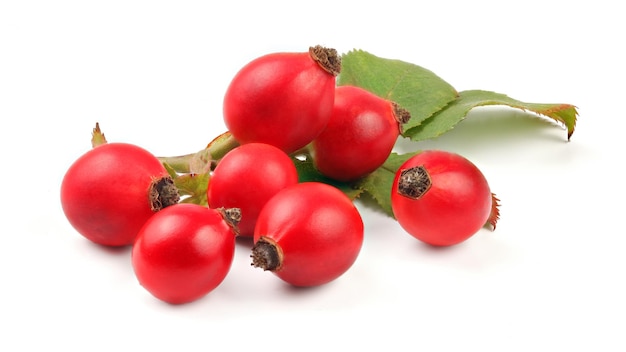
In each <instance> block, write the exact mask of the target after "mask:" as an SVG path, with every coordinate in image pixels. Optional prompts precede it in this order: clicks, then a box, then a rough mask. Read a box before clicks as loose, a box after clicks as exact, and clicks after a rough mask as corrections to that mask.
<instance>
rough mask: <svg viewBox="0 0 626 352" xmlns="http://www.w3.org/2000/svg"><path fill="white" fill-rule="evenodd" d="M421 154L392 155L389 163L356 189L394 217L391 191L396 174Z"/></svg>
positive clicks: (370, 175)
mask: <svg viewBox="0 0 626 352" xmlns="http://www.w3.org/2000/svg"><path fill="white" fill-rule="evenodd" d="M418 153H419V152H412V153H406V154H398V153H391V155H389V158H387V161H385V163H384V164H383V165H382V166H381V167H379V168H378V169H377V170H376V171H374V172H372V173H371V174H369V175H368V176H366V177H365V178H363V179H362V180H360V181H358V183H357V185H356V187H357V188H358V189H361V190H363V192H365V193H367V194H368V195H370V196H371V197H372V199H374V200H375V201H376V203H377V204H378V205H379V206H380V208H381V209H382V210H383V212H384V213H385V214H387V215H389V216H391V217H393V211H392V209H391V189H392V187H393V180H394V178H395V176H396V172H397V171H398V169H399V168H400V166H402V164H403V163H404V162H405V161H407V160H408V159H409V158H411V157H412V156H414V155H416V154H418Z"/></svg>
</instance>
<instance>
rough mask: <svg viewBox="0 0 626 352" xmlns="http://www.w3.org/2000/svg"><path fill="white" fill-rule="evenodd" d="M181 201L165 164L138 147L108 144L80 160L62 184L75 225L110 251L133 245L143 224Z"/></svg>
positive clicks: (63, 197) (65, 206) (69, 216)
mask: <svg viewBox="0 0 626 352" xmlns="http://www.w3.org/2000/svg"><path fill="white" fill-rule="evenodd" d="M178 200H179V195H178V190H177V189H176V187H175V186H174V182H173V180H172V179H171V177H169V174H168V173H167V171H166V170H165V168H164V167H163V165H162V164H161V162H160V161H159V160H158V159H157V158H156V157H155V156H153V155H152V154H151V153H150V152H148V151H147V150H145V149H143V148H141V147H138V146H136V145H133V144H127V143H107V144H103V145H100V146H97V147H95V148H93V149H91V150H89V151H88V152H86V153H85V154H83V155H82V156H81V157H80V158H78V159H77V160H76V161H75V162H74V163H73V164H72V165H71V166H70V167H69V169H68V170H67V172H66V173H65V176H64V178H63V181H62V183H61V205H62V207H63V212H64V213H65V216H66V217H67V219H68V221H69V222H70V224H71V225H72V226H73V227H74V228H75V229H76V230H77V231H78V232H79V233H80V234H81V235H83V236H84V237H86V238H87V239H89V240H91V241H93V242H95V243H98V244H101V245H107V246H125V245H130V244H132V243H133V241H134V240H135V237H136V236H137V232H138V231H139V229H140V228H141V227H142V226H143V224H144V223H145V222H146V221H147V220H148V219H149V218H150V217H151V216H152V215H153V214H154V213H155V212H156V211H159V210H160V209H162V208H164V207H167V206H169V205H172V204H176V203H177V202H178Z"/></svg>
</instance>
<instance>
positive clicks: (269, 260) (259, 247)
mask: <svg viewBox="0 0 626 352" xmlns="http://www.w3.org/2000/svg"><path fill="white" fill-rule="evenodd" d="M250 257H251V258H252V264H251V265H252V266H254V267H255V268H261V269H263V270H266V271H276V270H279V269H280V267H281V265H282V261H283V258H282V257H283V255H282V251H281V250H280V247H279V246H278V245H277V244H276V243H275V242H274V241H272V240H270V239H268V238H266V237H261V238H260V239H259V240H258V241H257V242H256V243H255V244H254V246H253V247H252V254H251V255H250Z"/></svg>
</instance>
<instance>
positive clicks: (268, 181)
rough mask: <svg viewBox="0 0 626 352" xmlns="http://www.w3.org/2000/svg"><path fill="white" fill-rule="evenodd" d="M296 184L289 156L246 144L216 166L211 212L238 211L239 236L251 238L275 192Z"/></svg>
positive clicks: (209, 196)
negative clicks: (264, 208) (232, 209)
mask: <svg viewBox="0 0 626 352" xmlns="http://www.w3.org/2000/svg"><path fill="white" fill-rule="evenodd" d="M296 183H298V172H297V171H296V167H295V165H294V164H293V162H292V161H291V159H290V158H289V156H288V155H287V154H286V153H285V152H283V151H282V150H280V149H278V148H277V147H274V146H272V145H269V144H263V143H249V144H244V145H241V146H239V147H236V148H235V149H233V150H231V151H230V152H228V153H227V154H226V155H225V156H224V157H223V158H222V159H221V160H220V161H219V163H218V164H217V166H216V167H215V170H214V171H213V174H212V175H211V178H210V180H209V185H208V188H207V199H208V203H209V206H210V207H212V208H221V207H224V208H239V209H241V222H240V223H239V225H238V228H239V234H240V235H241V236H245V237H252V236H253V235H254V226H255V224H256V221H257V217H258V216H259V212H260V211H261V209H262V208H263V206H264V205H265V203H267V201H269V200H270V198H272V197H273V196H274V195H275V194H276V193H277V192H279V191H280V190H282V189H283V188H286V187H288V186H291V185H295V184H296Z"/></svg>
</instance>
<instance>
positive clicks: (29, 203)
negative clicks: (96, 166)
mask: <svg viewBox="0 0 626 352" xmlns="http://www.w3.org/2000/svg"><path fill="white" fill-rule="evenodd" d="M428 3H429V4H428V5H424V4H422V3H420V2H418V3H414V4H412V5H411V6H410V7H407V6H408V5H409V4H410V3H409V2H404V1H392V0H388V1H383V2H368V1H361V2H355V3H351V4H343V3H341V2H339V1H314V2H306V3H302V2H287V1H283V2H281V1H263V2H261V1H259V2H252V1H249V2H238V1H222V2H208V1H178V2H174V1H102V2H87V1H3V2H2V3H1V4H0V117H1V125H0V143H2V148H1V152H2V162H3V163H2V172H1V175H0V177H1V178H2V179H1V182H2V191H1V193H0V194H2V196H3V199H2V208H3V210H2V212H1V213H0V214H1V221H2V230H1V234H2V240H1V241H0V270H1V272H0V282H1V288H0V322H1V325H2V329H1V330H0V350H2V351H26V350H29V351H34V350H39V351H43V350H53V349H55V348H62V349H63V350H74V349H79V350H84V351H98V350H102V351H113V350H132V349H135V350H142V351H161V350H174V349H176V350H190V351H193V350H218V351H228V350H243V348H247V349H248V350H253V349H254V350H258V351H263V350H270V349H271V350H274V351H278V350H319V349H324V350H331V351H332V350H340V349H345V350H350V351H355V350H358V349H365V348H368V350H369V349H376V350H381V349H383V348H384V350H387V351H400V350H414V351H417V350H420V351H464V350H476V351H483V352H484V351H559V350H560V351H565V350H571V349H573V348H577V349H581V350H587V351H623V350H624V349H626V341H624V339H625V337H624V331H625V330H626V322H625V318H624V317H625V316H626V304H625V303H624V300H625V297H626V289H625V288H624V285H623V283H624V277H625V275H624V274H625V273H624V269H625V268H626V259H625V258H626V255H625V254H624V252H625V248H626V231H624V226H623V220H624V213H623V211H624V197H626V194H625V192H624V181H623V174H622V172H621V170H622V165H621V164H622V163H623V161H624V157H623V154H622V153H623V152H624V147H623V138H622V133H623V131H624V128H625V127H626V125H625V123H624V120H625V116H624V106H623V104H624V98H623V97H624V95H623V88H622V87H623V84H624V82H625V80H626V75H625V69H624V63H625V62H626V56H625V55H624V51H623V34H624V33H626V28H625V26H624V24H623V18H622V16H621V14H622V12H621V10H618V8H617V6H618V3H617V2H609V1H592V2H584V3H585V5H580V3H583V2H576V1H562V2H556V1H540V2H535V1H519V2H506V3H505V2H501V1H493V2H489V1H467V2H459V3H458V4H451V3H450V2H446V1H444V2H435V1H431V2H428ZM316 44H321V45H324V46H328V47H334V48H335V49H337V50H338V51H339V52H340V53H345V52H347V51H349V50H351V49H353V48H359V49H363V50H366V51H369V52H370V53H373V54H375V55H378V56H382V57H387V58H394V59H401V60H404V61H408V62H412V63H415V64H418V65H420V66H423V67H426V68H428V69H430V70H432V71H433V72H435V73H436V74H438V75H439V76H440V77H442V78H443V79H445V80H446V81H448V82H449V83H451V84H452V85H453V86H454V87H455V88H456V89H457V90H466V89H485V90H492V91H496V92H499V93H505V94H508V95H509V96H511V97H513V98H516V99H519V100H523V101H528V102H537V103H540V102H541V103H570V104H574V105H576V106H578V108H579V112H580V116H579V122H578V125H577V129H576V132H575V133H574V135H573V137H572V139H571V141H570V142H567V138H566V132H565V130H564V129H563V128H562V126H558V125H556V124H553V123H546V122H544V121H543V120H539V119H535V118H531V117H530V116H529V115H525V114H523V113H521V112H519V111H516V110H513V109H506V108H498V109H476V110H474V111H472V113H470V115H469V116H468V118H467V119H466V120H464V121H463V122H462V123H461V124H459V125H458V126H457V127H456V128H455V129H454V130H453V131H451V132H449V133H447V134H445V135H443V136H442V137H440V138H438V139H436V140H432V141H428V142H425V143H419V144H411V143H409V144H406V143H401V145H399V146H398V148H399V150H406V149H425V148H441V149H447V150H451V151H454V152H458V153H460V154H462V155H464V156H466V157H468V158H469V159H470V160H472V161H474V162H475V163H476V164H477V165H478V166H479V167H480V168H481V169H482V170H483V172H484V173H485V175H486V176H487V178H488V179H489V181H490V184H491V187H492V190H493V191H494V192H495V193H496V194H497V195H498V196H499V197H500V198H501V200H502V208H501V211H502V218H501V220H500V222H499V224H498V227H497V229H496V231H495V232H490V231H487V230H481V231H480V232H479V233H478V234H476V235H475V236H474V237H472V238H471V239H470V240H468V241H466V242H465V243H463V244H461V245H458V246H455V247H452V248H446V249H434V248H431V247H428V246H425V245H423V244H421V243H419V242H418V241H417V240H414V239H413V238H412V237H410V236H408V235H407V234H406V233H404V232H403V231H402V230H401V228H400V227H399V225H398V224H397V223H395V222H394V221H392V220H391V219H389V218H386V217H384V216H382V215H381V214H379V213H377V212H376V211H374V210H372V209H370V208H368V207H367V206H364V205H363V204H362V203H358V206H359V208H360V209H361V210H362V214H363V218H364V221H365V224H366V234H365V236H366V238H365V243H364V247H363V249H362V252H361V255H360V256H359V258H358V260H357V262H356V263H355V265H354V266H353V267H352V268H351V270H350V271H349V272H347V273H346V274H345V275H344V276H342V277H341V278H339V279H338V280H336V281H334V282H332V283H330V284H328V285H325V286H322V287H318V288H314V289H304V290H302V289H293V288H291V287H289V286H288V285H286V284H284V283H283V282H282V281H280V280H279V279H278V278H276V277H275V276H273V275H272V274H270V273H266V272H263V271H261V270H260V269H255V268H252V267H251V266H250V265H249V262H250V260H249V258H248V251H249V246H248V245H247V244H246V243H239V244H238V246H237V251H236V257H235V261H234V263H233V267H232V270H231V272H230V273H229V275H228V277H227V278H226V280H225V281H224V282H223V283H222V284H221V285H220V286H219V287H218V288H217V289H216V290H215V291H213V292H211V293H210V294H209V295H208V296H206V297H204V298H203V299H201V300H199V301H196V302H194V303H192V304H188V305H183V306H171V305H167V304H165V303H162V302H160V301H158V300H156V299H155V298H154V297H152V296H151V295H150V294H149V293H148V292H147V291H145V290H144V289H143V288H142V287H141V286H140V285H139V284H138V283H137V281H136V279H135V277H134V275H133V272H132V268H131V265H130V250H129V249H128V248H126V249H121V250H120V249H117V250H109V249H103V248H100V247H98V246H96V245H93V244H91V243H89V242H88V241H87V240H85V239H84V238H82V237H81V236H80V235H78V234H77V233H76V232H75V231H74V230H73V229H72V227H71V226H70V225H69V224H68V223H67V221H66V220H65V218H64V216H63V213H62V211H61V207H60V202H59V186H60V183H61V179H62V177H63V174H64V172H65V170H66V169H67V168H68V167H69V165H70V164H71V162H73V161H74V160H75V159H76V158H77V157H78V156H80V155H81V154H82V153H84V152H85V151H87V150H88V149H89V147H90V144H89V141H90V133H91V129H92V128H93V127H94V125H95V122H96V121H97V122H99V123H100V125H101V127H102V128H103V130H104V132H105V134H106V136H107V138H108V139H109V141H125V142H131V143H135V144H138V145H140V146H143V147H145V148H146V149H148V150H150V151H152V152H153V153H154V154H156V155H161V156H165V155H170V156H171V155H178V154H185V153H190V152H195V151H198V150H200V149H201V148H203V147H204V146H205V145H206V143H208V142H209V141H210V140H211V139H212V138H213V137H215V136H216V135H218V134H219V133H221V132H223V131H224V130H225V127H224V125H223V121H222V117H221V102H222V97H223V94H224V91H225V88H226V86H227V84H228V83H229V81H230V79H231V78H232V76H233V75H234V74H235V73H236V71H237V70H238V69H239V68H241V67H242V66H243V65H244V64H245V63H247V62H248V61H250V60H251V59H253V58H255V57H257V56H260V55H262V54H266V53H270V52H274V51H306V50H307V48H308V47H309V46H310V45H316Z"/></svg>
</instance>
